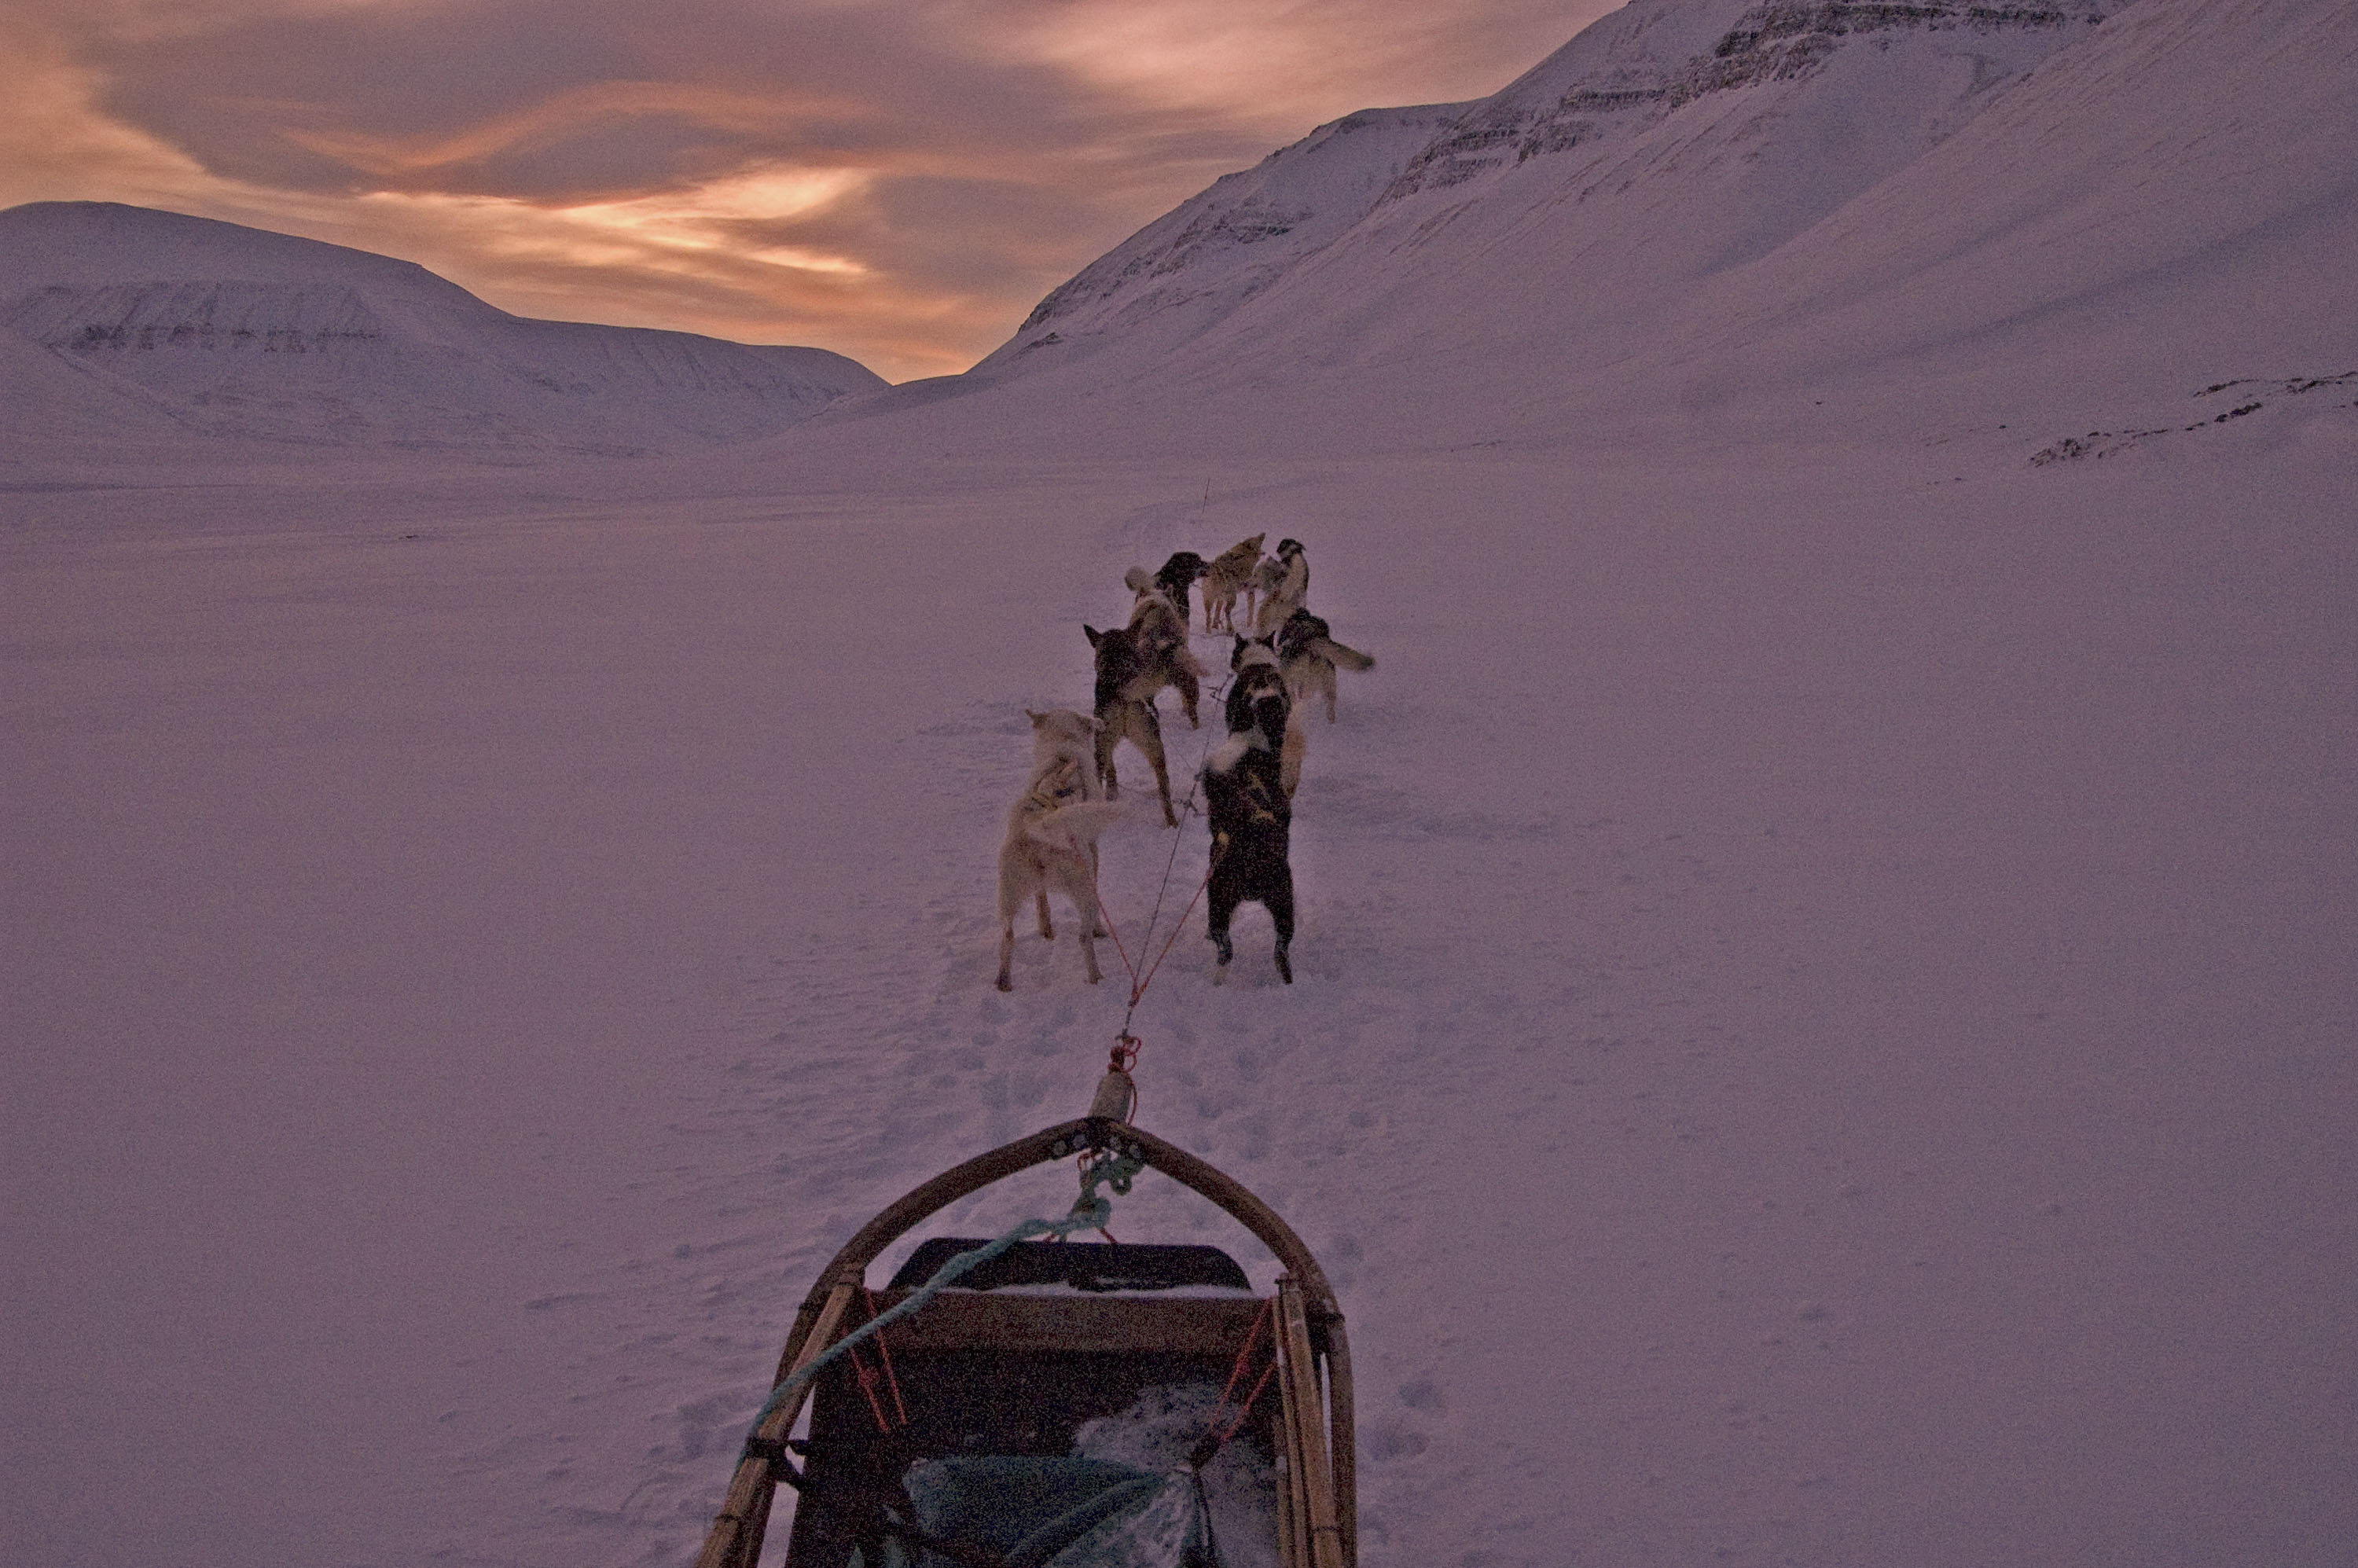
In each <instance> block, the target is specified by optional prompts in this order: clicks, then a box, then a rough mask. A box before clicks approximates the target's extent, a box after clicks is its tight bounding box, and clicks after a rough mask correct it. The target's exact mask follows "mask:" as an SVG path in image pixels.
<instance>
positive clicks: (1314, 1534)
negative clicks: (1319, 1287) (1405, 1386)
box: [1277, 1274, 1344, 1568]
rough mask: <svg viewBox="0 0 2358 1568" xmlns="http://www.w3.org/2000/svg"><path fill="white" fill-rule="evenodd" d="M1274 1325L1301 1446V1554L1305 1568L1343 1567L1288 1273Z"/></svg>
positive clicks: (1306, 1325)
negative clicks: (1305, 1536) (1304, 1526)
mask: <svg viewBox="0 0 2358 1568" xmlns="http://www.w3.org/2000/svg"><path fill="white" fill-rule="evenodd" d="M1277 1327H1278V1330H1279V1333H1280V1335H1281V1336H1282V1343H1283V1344H1284V1346H1285V1352H1286V1353H1285V1358H1284V1361H1283V1362H1282V1365H1281V1368H1280V1371H1279V1374H1278V1375H1279V1376H1280V1377H1282V1378H1283V1379H1285V1381H1286V1383H1287V1385H1288V1386H1289V1388H1291V1390H1293V1400H1292V1401H1291V1409H1292V1411H1293V1420H1294V1423H1295V1428H1296V1431H1297V1433H1298V1434H1299V1435H1298V1442H1299V1444H1300V1446H1301V1450H1302V1461H1303V1463H1302V1486H1301V1490H1302V1501H1303V1512H1304V1513H1305V1514H1306V1515H1307V1522H1308V1525H1309V1541H1308V1546H1309V1550H1308V1551H1307V1552H1304V1553H1303V1558H1304V1560H1305V1561H1306V1562H1307V1563H1309V1565H1310V1568H1344V1559H1343V1526H1342V1521H1341V1520H1340V1519H1338V1518H1337V1517H1336V1512H1335V1491H1334V1486H1335V1478H1334V1476H1332V1475H1331V1474H1330V1473H1329V1472H1328V1470H1327V1468H1326V1434H1325V1430H1324V1429H1325V1422H1322V1421H1320V1420H1319V1416H1320V1413H1321V1411H1320V1408H1319V1407H1320V1404H1321V1402H1322V1401H1321V1400H1319V1398H1318V1368H1317V1366H1316V1365H1315V1363H1314V1361H1313V1360H1312V1351H1311V1348H1310V1322H1309V1319H1308V1317H1307V1316H1306V1315H1305V1314H1303V1307H1302V1288H1301V1287H1300V1286H1299V1285H1298V1284H1296V1283H1295V1282H1294V1280H1293V1276H1292V1275H1291V1274H1281V1275H1279V1276H1278V1281H1277Z"/></svg>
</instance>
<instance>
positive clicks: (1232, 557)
mask: <svg viewBox="0 0 2358 1568" xmlns="http://www.w3.org/2000/svg"><path fill="white" fill-rule="evenodd" d="M1268 537H1269V535H1266V534H1255V535H1253V536H1252V537H1251V538H1249V539H1244V540H1240V541H1238V543H1236V544H1233V545H1230V546H1228V548H1227V549H1225V550H1222V551H1221V552H1220V553H1219V554H1218V555H1217V556H1214V557H1212V558H1211V560H1210V561H1209V562H1208V563H1206V566H1205V568H1204V630H1205V631H1206V632H1223V631H1225V632H1234V631H1235V630H1236V629H1237V600H1238V596H1240V595H1241V596H1242V597H1243V599H1244V601H1245V624H1246V625H1248V626H1249V625H1251V624H1252V615H1253V591H1254V590H1253V568H1255V567H1257V566H1259V565H1260V542H1261V541H1262V540H1263V539H1266V538H1268Z"/></svg>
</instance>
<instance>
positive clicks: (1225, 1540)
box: [698, 1072, 1358, 1568]
mask: <svg viewBox="0 0 2358 1568" xmlns="http://www.w3.org/2000/svg"><path fill="white" fill-rule="evenodd" d="M1128 1089H1129V1080H1128V1078H1127V1076H1125V1075H1123V1074H1121V1073H1120V1072H1114V1073H1109V1075H1108V1076H1107V1079H1106V1085H1105V1087H1101V1088H1100V1090H1099V1093H1098V1098H1097V1102H1096V1103H1095V1104H1094V1105H1093V1106H1092V1107H1091V1114H1090V1115H1088V1116H1087V1117H1084V1118H1081V1119H1078V1120H1074V1121H1067V1122H1064V1123H1061V1124H1059V1125H1057V1126H1055V1127H1050V1128H1047V1129H1044V1130H1042V1131H1039V1132H1035V1133H1033V1134H1032V1135H1031V1136H1030V1137H1028V1138H1022V1139H1019V1140H1017V1141H1014V1142H1012V1143H1009V1144H1007V1145H1005V1146H1003V1147H1001V1148H999V1149H994V1150H992V1151H991V1152H989V1153H987V1154H983V1155H979V1156H978V1157H977V1158H975V1159H972V1160H968V1161H967V1162H965V1163H964V1164H961V1165H958V1166H956V1167H955V1168H953V1169H951V1170H949V1171H946V1172H945V1173H942V1174H941V1175H938V1176H936V1177H935V1178H934V1179H933V1180H931V1181H929V1182H927V1183H925V1184H924V1185H922V1186H920V1187H918V1188H917V1189H915V1190H914V1192H911V1193H910V1194H909V1195H907V1196H905V1197H903V1198H902V1199H901V1200H900V1201H899V1202H897V1203H895V1204H893V1205H892V1206H890V1207H888V1208H886V1209H885V1210H884V1211H883V1212H882V1213H881V1214H879V1215H878V1216H877V1217H875V1218H873V1219H871V1220H870V1221H869V1222H868V1224H867V1225H866V1226H865V1227H862V1228H861V1229H860V1233H859V1234H858V1235H856V1236H854V1237H853V1238H851V1240H850V1241H849V1243H847V1244H846V1245H845V1246H844V1248H843V1249H842V1250H841V1251H840V1252H838V1253H837V1254H836V1256H835V1258H834V1259H833V1260H832V1261H830V1262H829V1263H828V1264H827V1267H826V1269H825V1270H824V1271H821V1273H820V1275H819V1277H818V1281H817V1285H816V1286H815V1287H814V1289H813V1290H812V1292H811V1293H810V1295H809V1296H808V1297H807V1298H806V1300H805V1301H804V1303H802V1307H801V1310H800V1311H799V1312H798V1313H797V1314H796V1315H795V1323H794V1326H793V1329H792V1330H791V1332H790V1333H789V1334H788V1336H787V1338H786V1344H785V1350H784V1355H783V1356H782V1357H780V1360H779V1365H778V1373H777V1378H776V1379H775V1383H774V1385H773V1389H774V1391H773V1395H772V1399H771V1402H770V1404H769V1405H768V1406H766V1407H765V1408H764V1410H763V1412H762V1414H761V1415H760V1416H759V1417H757V1418H756V1421H755V1423H754V1429H753V1432H752V1435H751V1436H750V1437H749V1438H748V1440H747V1444H746V1448H745V1452H744V1454H743V1456H742V1457H741V1459H740V1461H739V1463H738V1465H737V1469H736V1472H735V1475H734V1476H733V1478H732V1480H731V1483H730V1488H729V1493H728V1498H727V1501H726V1502H725V1503H724V1504H723V1506H722V1509H721V1511H720V1513H719V1517H718V1518H717V1519H715V1520H714V1521H713V1525H712V1528H711V1530H710V1533H709V1534H708V1537H707V1538H706V1541H705V1545H704V1551H703V1553H702V1555H701V1557H700V1558H699V1559H698V1568H757V1565H758V1564H759V1563H761V1562H762V1559H763V1544H764V1540H765V1537H766V1536H767V1534H768V1529H769V1522H770V1516H771V1510H772V1505H773V1502H774V1500H775V1498H776V1492H777V1488H778V1487H780V1486H781V1485H784V1486H787V1487H791V1488H792V1489H793V1490H794V1491H795V1493H796V1494H797V1498H796V1501H795V1514H794V1521H793V1526H792V1530H791V1531H790V1533H789V1537H788V1541H787V1544H786V1549H785V1554H784V1559H783V1563H784V1568H852V1565H854V1564H857V1565H858V1568H888V1565H890V1568H950V1565H952V1564H957V1565H960V1568H1117V1565H1119V1568H1260V1565H1261V1564H1268V1565H1270V1568H1356V1564H1357V1560H1358V1541H1357V1504H1356V1482H1355V1475H1356V1467H1357V1461H1356V1449H1355V1444H1354V1442H1353V1428H1352V1398H1351V1358H1350V1350H1349V1346H1348V1343H1347V1339H1346V1337H1345V1334H1344V1328H1343V1315H1342V1314H1341V1312H1340V1311H1339V1310H1337V1308H1336V1301H1335V1295H1334V1292H1333V1291H1332V1290H1331V1289H1330V1288H1329V1287H1328V1285H1327V1282H1326V1278H1325V1273H1324V1272H1323V1271H1321V1270H1320V1268H1319V1266H1318V1263H1317V1260H1315V1259H1314V1258H1313V1257H1312V1256H1311V1254H1310V1251H1309V1249H1307V1248H1306V1247H1304V1246H1303V1243H1302V1239H1301V1238H1299V1237H1298V1236H1296V1235H1295V1234H1294V1233H1293V1229H1292V1228H1291V1227H1288V1226H1287V1225H1286V1223H1285V1221H1284V1220H1283V1219H1282V1218H1280V1217H1279V1216H1278V1215H1277V1214H1276V1212H1275V1211H1274V1210H1272V1209H1271V1208H1270V1207H1269V1206H1267V1205H1266V1204H1264V1203H1262V1202H1261V1201H1260V1199H1259V1198H1257V1197H1255V1196H1254V1195H1252V1194H1251V1193H1250V1192H1249V1191H1247V1190H1246V1189H1245V1188H1244V1187H1243V1186H1242V1185H1241V1184H1238V1183H1237V1182H1236V1181H1234V1180H1233V1179H1231V1178H1230V1177H1228V1176H1227V1175H1226V1174H1224V1173H1221V1172H1220V1171H1218V1170H1217V1169H1215V1168H1214V1167H1213V1166H1212V1165H1210V1164H1209V1163H1207V1162H1205V1161H1203V1160H1200V1159H1197V1158H1196V1157H1195V1156H1194V1155H1192V1154H1189V1153H1187V1152H1184V1150H1181V1149H1177V1148H1174V1146H1172V1145H1171V1144H1169V1143H1166V1142H1163V1141H1162V1140H1160V1139H1157V1138H1155V1137H1153V1136H1152V1135H1151V1134H1149V1133H1146V1132H1142V1131H1141V1130H1138V1129H1136V1128H1134V1127H1131V1126H1130V1125H1129V1124H1128V1123H1127V1121H1126V1120H1124V1119H1121V1117H1120V1116H1119V1115H1107V1114H1100V1113H1101V1112H1102V1111H1104V1110H1105V1109H1106V1108H1108V1107H1109V1105H1110V1106H1111V1107H1113V1108H1117V1109H1120V1108H1126V1107H1127V1106H1128V1105H1129V1104H1130V1100H1129V1099H1128V1098H1126V1094H1127V1090H1128ZM1109 1091H1110V1092H1109ZM1051 1161H1077V1162H1080V1164H1081V1167H1082V1171H1083V1179H1082V1201H1081V1202H1080V1203H1078V1204H1076V1206H1075V1209H1074V1217H1070V1218H1068V1219H1067V1220H1065V1221H1062V1222H1057V1223H1056V1224H1055V1225H1054V1226H1043V1227H1042V1228H1053V1229H1055V1231H1056V1236H1055V1239H1053V1240H1037V1239H1013V1240H1011V1238H1005V1237H1003V1238H999V1240H997V1241H995V1242H991V1243H987V1244H986V1243H981V1242H976V1241H968V1240H962V1239H956V1238H937V1239H933V1240H929V1241H926V1242H925V1243H923V1244H922V1245H921V1246H920V1247H919V1248H918V1249H916V1251H915V1252H914V1253H913V1254H912V1255H911V1256H910V1258H909V1259H908V1260H907V1261H906V1262H905V1263H904V1264H903V1266H902V1267H901V1268H900V1270H899V1271H897V1272H896V1273H894V1274H893V1276H892V1279H891V1280H890V1281H888V1282H887V1283H886V1284H885V1285H884V1286H883V1287H882V1288H881V1289H871V1288H870V1286H869V1283H868V1280H867V1274H868V1270H869V1267H870V1265H871V1264H872V1263H874V1262H875V1261H876V1260H877V1259H878V1258H879V1257H880V1256H882V1254H883V1252H884V1251H885V1249H887V1248H889V1247H891V1246H892V1243H893V1242H894V1241H896V1240H898V1239H900V1238H903V1237H904V1236H906V1235H907V1234H908V1233H909V1232H910V1231H911V1230H913V1229H914V1228H915V1227H917V1226H918V1225H920V1224H921V1223H923V1222H924V1221H925V1219H927V1218H928V1217H931V1216H933V1215H935V1214H936V1213H938V1212H939V1211H940V1210H942V1209H943V1208H945V1207H946V1206H948V1205H950V1204H953V1203H955V1202H957V1201H958V1200H959V1199H961V1198H964V1197H966V1196H968V1195H970V1194H973V1193H976V1192H979V1191H980V1190H981V1189H983V1188H985V1187H987V1186H990V1185H991V1184H994V1183H997V1182H999V1181H1001V1180H1003V1179H1005V1178H1007V1177H1009V1176H1011V1175H1014V1174H1016V1173H1019V1172H1022V1171H1024V1170H1028V1169H1030V1168H1031V1167H1033V1166H1035V1165H1040V1164H1044V1163H1046V1162H1051ZM1142 1170H1155V1171H1160V1172H1162V1173H1163V1174H1164V1175H1166V1176H1169V1177H1170V1178H1172V1179H1173V1180H1174V1181H1176V1182H1178V1183H1180V1184H1182V1185H1184V1186H1186V1187H1188V1188H1191V1189H1192V1190H1194V1191H1195V1193H1197V1194H1198V1195H1201V1196H1203V1197H1204V1198H1206V1199H1207V1200H1209V1201H1210V1202H1211V1203H1213V1204H1214V1205H1216V1206H1217V1207H1219V1208H1220V1209H1222V1210H1224V1211H1225V1212H1226V1213H1228V1215H1230V1216H1232V1217H1234V1218H1236V1219H1237V1220H1238V1222H1239V1223H1241V1224H1242V1225H1243V1226H1244V1227H1245V1228H1246V1229H1247V1230H1249V1231H1250V1232H1251V1233H1252V1235H1253V1236H1254V1237H1255V1238H1257V1239H1259V1240H1260V1243H1261V1245H1263V1246H1264V1247H1266V1248H1267V1249H1269V1251H1270V1252H1271V1254H1272V1255H1273V1256H1274V1257H1275V1258H1276V1259H1277V1260H1278V1262H1279V1264H1280V1266H1281V1267H1282V1270H1283V1272H1282V1274H1281V1275H1280V1276H1279V1278H1278V1281H1277V1284H1276V1289H1275V1290H1274V1291H1273V1292H1271V1294H1269V1295H1267V1296H1262V1295H1260V1294H1258V1293H1257V1292H1254V1290H1253V1289H1252V1288H1251V1286H1250V1285H1249V1281H1248V1280H1247V1277H1246V1275H1245V1273H1244V1271H1243V1270H1242V1269H1240V1268H1238V1265H1237V1264H1236V1262H1235V1261H1234V1260H1231V1259H1230V1258H1229V1257H1228V1255H1227V1254H1226V1253H1225V1252H1222V1251H1221V1250H1220V1249H1217V1248H1213V1247H1206V1246H1200V1245H1178V1246H1168V1245H1150V1244H1138V1243H1116V1242H1113V1241H1111V1240H1110V1238H1109V1239H1108V1240H1106V1241H1102V1242H1099V1241H1081V1240H1077V1239H1073V1240H1068V1239H1065V1236H1066V1235H1067V1234H1078V1233H1080V1232H1081V1231H1082V1230H1083V1229H1084V1228H1085V1227H1101V1226H1102V1224H1103V1220H1104V1217H1105V1214H1106V1210H1105V1208H1104V1207H1103V1205H1104V1203H1105V1200H1103V1199H1101V1198H1098V1197H1096V1196H1095V1188H1096V1185H1097V1184H1099V1183H1100V1182H1103V1181H1108V1180H1109V1181H1110V1182H1111V1184H1112V1185H1113V1187H1114V1190H1116V1191H1118V1192H1123V1191H1127V1190H1128V1187H1129V1177H1130V1175H1132V1174H1134V1173H1137V1172H1139V1171H1142ZM1092 1203H1094V1204H1097V1205H1098V1208H1096V1209H1095V1210H1094V1211H1093V1212H1092V1211H1091V1210H1090V1209H1089V1207H1088V1206H1089V1205H1091V1204H1092ZM960 1271H963V1272H962V1273H961V1272H960ZM951 1274H957V1276H958V1277H957V1278H956V1279H955V1280H953V1281H949V1282H947V1283H945V1282H943V1281H944V1280H945V1277H946V1276H948V1275H951ZM913 1301H914V1302H916V1303H918V1304H917V1305H915V1306H914V1307H912V1306H911V1305H910V1303H912V1302H913ZM796 1433H800V1435H796ZM771 1561H772V1562H773V1563H777V1562H778V1561H779V1559H778V1558H777V1557H776V1555H775V1553H773V1554H772V1557H771Z"/></svg>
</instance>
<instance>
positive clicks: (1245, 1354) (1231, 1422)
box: [1192, 1296, 1277, 1472]
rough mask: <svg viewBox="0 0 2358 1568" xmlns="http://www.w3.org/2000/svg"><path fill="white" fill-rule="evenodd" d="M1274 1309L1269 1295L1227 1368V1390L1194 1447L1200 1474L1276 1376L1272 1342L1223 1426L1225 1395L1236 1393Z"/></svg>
mask: <svg viewBox="0 0 2358 1568" xmlns="http://www.w3.org/2000/svg"><path fill="white" fill-rule="evenodd" d="M1276 1307H1277V1298H1276V1297H1274V1296H1271V1297H1270V1298H1268V1299H1267V1300H1265V1301H1263V1302H1262V1303H1260V1312H1258V1313H1256V1314H1253V1322H1252V1327H1251V1328H1250V1329H1249V1330H1247V1331H1246V1333H1245V1342H1244V1345H1243V1346H1241V1347H1240V1348H1239V1349H1238V1351H1237V1362H1236V1365H1235V1366H1234V1367H1233V1368H1229V1371H1228V1387H1226V1388H1224V1389H1222V1390H1220V1401H1219V1403H1217V1404H1216V1405H1214V1406H1213V1407H1212V1418H1211V1420H1210V1421H1209V1422H1206V1424H1205V1427H1204V1435H1203V1437H1202V1439H1201V1440H1200V1441H1198V1442H1197V1443H1196V1444H1195V1454H1194V1455H1193V1456H1192V1457H1193V1463H1194V1465H1195V1469H1196V1470H1197V1471H1199V1472H1200V1471H1201V1470H1202V1469H1203V1467H1204V1466H1205V1465H1206V1464H1208V1463H1209V1462H1210V1460H1211V1457H1212V1455H1213V1454H1217V1453H1218V1452H1219V1451H1220V1450H1221V1449H1222V1448H1224V1447H1226V1446H1227V1445H1228V1439H1230V1438H1232V1437H1234V1436H1235V1435H1236V1434H1237V1433H1239V1432H1241V1431H1243V1430H1244V1424H1245V1420H1246V1418H1247V1417H1249V1416H1250V1415H1251V1414H1252V1408H1253V1404H1254V1402H1255V1401H1257V1400H1259V1399H1260V1395H1261V1390H1263V1389H1266V1388H1268V1387H1269V1380H1270V1379H1271V1378H1273V1377H1275V1376H1276V1375H1277V1346H1276V1345H1275V1344H1274V1343H1272V1344H1271V1346H1270V1348H1269V1365H1268V1366H1266V1367H1264V1368H1261V1372H1260V1377H1259V1378H1258V1379H1254V1381H1253V1386H1252V1391H1251V1392H1250V1393H1249V1394H1247V1395H1246V1396H1245V1397H1244V1402H1243V1403H1241V1404H1239V1405H1238V1406H1237V1407H1236V1413H1235V1414H1234V1415H1232V1416H1229V1417H1228V1421H1227V1422H1226V1423H1225V1424H1224V1423H1223V1422H1221V1420H1220V1417H1221V1415H1222V1413H1223V1412H1225V1411H1228V1408H1229V1407H1228V1396H1229V1395H1230V1394H1232V1393H1235V1392H1236V1390H1237V1384H1238V1382H1239V1381H1241V1380H1242V1379H1243V1378H1244V1375H1245V1368H1247V1367H1249V1366H1250V1365H1251V1364H1252V1352H1253V1346H1256V1345H1258V1344H1260V1330H1261V1325H1263V1324H1265V1323H1268V1322H1269V1321H1270V1320H1271V1314H1272V1313H1273V1312H1274V1311H1275V1310H1276Z"/></svg>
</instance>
